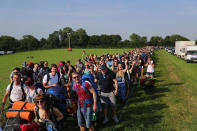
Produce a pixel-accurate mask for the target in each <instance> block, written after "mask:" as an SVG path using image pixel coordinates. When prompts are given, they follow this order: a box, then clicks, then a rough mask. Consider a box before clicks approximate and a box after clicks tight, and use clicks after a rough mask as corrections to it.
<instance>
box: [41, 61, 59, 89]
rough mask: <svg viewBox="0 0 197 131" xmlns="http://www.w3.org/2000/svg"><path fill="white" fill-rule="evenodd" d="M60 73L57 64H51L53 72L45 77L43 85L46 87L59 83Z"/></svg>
mask: <svg viewBox="0 0 197 131" xmlns="http://www.w3.org/2000/svg"><path fill="white" fill-rule="evenodd" d="M59 77H60V76H59V74H58V73H57V65H55V64H52V65H51V73H48V74H46V75H45V76H44V78H43V86H44V87H45V89H48V88H51V87H56V86H58V85H59Z"/></svg>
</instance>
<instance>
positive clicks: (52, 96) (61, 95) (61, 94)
mask: <svg viewBox="0 0 197 131" xmlns="http://www.w3.org/2000/svg"><path fill="white" fill-rule="evenodd" d="M46 93H47V95H48V96H49V100H50V101H51V106H55V107H57V108H58V109H59V110H60V111H61V112H62V114H63V115H64V118H65V117H66V101H65V99H66V95H67V94H66V89H65V88H61V87H58V86H57V87H51V88H49V89H48V90H47V92H46Z"/></svg>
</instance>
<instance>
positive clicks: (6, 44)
mask: <svg viewBox="0 0 197 131" xmlns="http://www.w3.org/2000/svg"><path fill="white" fill-rule="evenodd" d="M18 45H19V43H18V40H17V39H15V38H14V37H12V36H0V49H1V50H4V51H8V50H16V49H17V48H18Z"/></svg>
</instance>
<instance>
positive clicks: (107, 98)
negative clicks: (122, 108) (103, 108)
mask: <svg viewBox="0 0 197 131" xmlns="http://www.w3.org/2000/svg"><path fill="white" fill-rule="evenodd" d="M100 100H101V104H105V105H111V106H116V97H115V95H114V92H109V93H104V92H101V96H100Z"/></svg>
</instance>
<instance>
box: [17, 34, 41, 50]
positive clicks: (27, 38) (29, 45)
mask: <svg viewBox="0 0 197 131" xmlns="http://www.w3.org/2000/svg"><path fill="white" fill-rule="evenodd" d="M19 42H20V49H21V50H33V49H37V48H39V41H38V39H36V38H35V37H34V36H32V35H24V36H23V39H21V40H20V41H19Z"/></svg>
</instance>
